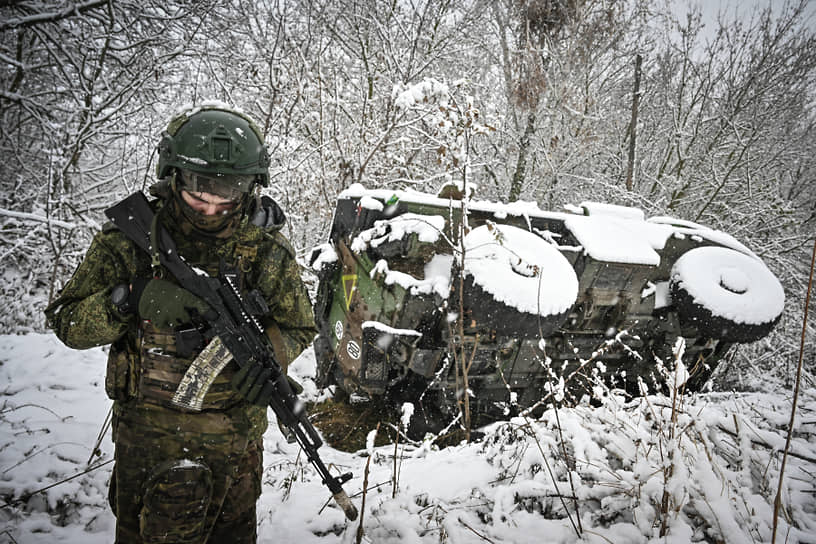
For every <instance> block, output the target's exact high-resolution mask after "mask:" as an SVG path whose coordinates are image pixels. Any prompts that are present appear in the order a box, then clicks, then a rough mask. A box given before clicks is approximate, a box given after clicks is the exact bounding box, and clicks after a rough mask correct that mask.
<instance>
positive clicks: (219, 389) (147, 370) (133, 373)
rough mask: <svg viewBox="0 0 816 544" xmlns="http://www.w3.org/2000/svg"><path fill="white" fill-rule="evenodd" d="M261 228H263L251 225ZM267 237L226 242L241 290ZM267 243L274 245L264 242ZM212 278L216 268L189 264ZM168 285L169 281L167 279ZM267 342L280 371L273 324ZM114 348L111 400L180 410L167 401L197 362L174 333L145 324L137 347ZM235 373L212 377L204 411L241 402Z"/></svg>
mask: <svg viewBox="0 0 816 544" xmlns="http://www.w3.org/2000/svg"><path fill="white" fill-rule="evenodd" d="M255 224H256V226H259V227H261V228H263V225H259V224H258V223H255ZM264 238H265V235H263V234H262V235H260V236H251V237H249V239H248V240H241V239H240V238H239V239H236V240H233V241H230V242H227V243H226V247H229V249H225V250H224V251H223V252H221V253H222V255H221V256H222V257H224V258H225V260H226V261H227V263H228V264H229V265H230V266H232V267H235V268H236V269H238V270H239V276H240V288H241V290H242V291H243V290H244V287H245V276H246V274H247V273H249V272H250V271H251V270H252V268H253V266H254V263H255V261H256V258H257V255H258V249H259V245H260V244H261V243H263V242H264ZM267 242H268V243H274V242H271V241H269V240H267ZM190 264H191V265H193V266H196V267H197V268H200V269H202V270H204V271H205V272H207V274H209V275H211V276H214V275H216V274H217V273H218V266H219V265H218V263H212V262H211V261H210V262H208V263H207V264H203V263H195V262H191V263H190ZM166 279H170V280H172V278H167V277H166ZM266 332H267V336H268V337H269V338H270V340H271V343H272V347H273V351H274V354H275V357H276V359H277V360H278V361H279V363H280V364H281V366H282V367H283V369H284V371H285V370H286V368H287V367H288V363H289V360H288V356H287V353H286V349H285V345H284V341H283V336H282V335H281V332H280V329H279V328H278V327H277V326H276V325H272V326H270V327H268V328H267V330H266ZM123 342H124V340H123V341H122V342H117V343H114V344H113V345H112V346H111V351H110V353H109V357H108V372H107V375H106V380H105V386H106V387H105V388H106V391H107V393H108V396H110V397H111V398H113V399H114V400H133V399H135V400H137V401H138V402H145V403H148V404H155V405H158V406H163V407H165V408H171V409H174V410H180V411H183V410H184V409H183V408H180V407H178V406H176V405H175V404H173V403H172V402H171V399H172V397H173V395H174V394H175V392H176V389H178V386H179V384H180V383H181V380H182V378H183V377H184V374H185V372H186V371H187V369H188V367H189V366H190V364H191V363H192V362H193V361H194V360H195V357H196V355H197V354H194V355H192V356H190V357H182V356H180V355H179V354H178V350H177V347H176V336H175V332H174V330H173V329H172V328H168V329H160V328H157V327H155V326H154V325H153V324H152V323H150V322H149V321H146V320H143V321H141V322H140V323H139V331H138V336H137V339H136V345H135V346H130V347H128V346H126V345H123ZM236 371H237V366H236V365H235V364H234V363H229V364H228V365H227V366H226V367H225V368H224V370H223V371H222V372H221V373H220V374H219V375H218V376H217V377H216V379H215V381H214V382H213V383H212V385H211V386H210V388H209V389H208V391H207V394H206V395H205V396H204V403H203V406H202V410H227V409H229V408H231V407H233V406H235V405H236V404H239V403H240V402H242V398H241V397H240V396H239V395H238V394H237V393H236V392H235V391H234V389H233V387H232V385H231V380H232V378H233V376H234V375H235V372H236Z"/></svg>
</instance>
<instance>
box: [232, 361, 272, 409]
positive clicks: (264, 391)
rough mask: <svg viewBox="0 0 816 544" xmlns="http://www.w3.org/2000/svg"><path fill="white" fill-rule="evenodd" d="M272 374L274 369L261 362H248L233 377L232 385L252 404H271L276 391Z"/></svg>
mask: <svg viewBox="0 0 816 544" xmlns="http://www.w3.org/2000/svg"><path fill="white" fill-rule="evenodd" d="M271 376H272V371H271V370H269V369H268V368H266V367H264V366H263V365H261V364H259V363H250V364H246V365H244V366H243V367H241V368H240V369H239V370H238V372H236V373H235V376H233V377H232V386H233V387H234V388H235V389H236V390H237V391H238V394H239V395H241V396H242V397H243V398H244V400H246V401H247V402H249V403H250V404H256V405H258V406H269V401H270V399H271V398H272V395H273V394H274V393H275V386H274V384H273V383H272V382H271V381H270V379H269V378H270V377H271Z"/></svg>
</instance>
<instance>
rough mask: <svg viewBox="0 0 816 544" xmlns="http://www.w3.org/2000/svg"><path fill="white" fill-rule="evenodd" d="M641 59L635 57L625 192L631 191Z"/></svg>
mask: <svg viewBox="0 0 816 544" xmlns="http://www.w3.org/2000/svg"><path fill="white" fill-rule="evenodd" d="M642 63H643V57H641V56H640V55H636V56H635V90H634V92H633V93H632V120H631V121H630V125H629V165H628V166H627V167H626V190H627V191H631V190H632V175H633V172H634V170H635V144H636V140H637V117H638V103H639V102H640V65H641V64H642Z"/></svg>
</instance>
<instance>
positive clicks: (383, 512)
mask: <svg viewBox="0 0 816 544" xmlns="http://www.w3.org/2000/svg"><path fill="white" fill-rule="evenodd" d="M104 368H105V353H104V352H103V350H102V349H93V350H88V351H73V350H70V349H67V348H65V347H64V346H62V344H60V342H59V341H58V340H57V339H56V338H55V337H54V336H53V335H50V334H45V335H41V334H29V335H25V336H0V400H2V404H0V505H2V506H0V543H5V542H17V543H21V544H22V543H34V542H41V543H46V542H47V543H54V542H77V543H80V542H81V543H88V544H93V543H102V542H111V541H112V540H113V536H112V535H113V528H114V519H113V517H112V515H111V513H110V511H109V510H108V507H107V502H106V497H107V481H108V478H109V475H110V469H111V465H110V464H105V463H106V462H107V461H108V460H110V459H111V456H112V450H113V448H112V444H111V443H110V438H109V436H104V437H102V438H101V442H100V444H99V452H98V454H97V455H93V454H92V452H93V450H94V447H95V444H96V442H97V439H98V434H99V431H100V428H101V427H102V424H103V422H104V420H105V416H106V413H107V411H108V408H109V406H110V404H109V401H108V400H107V398H106V396H105V393H104V384H103V379H104V376H103V373H104ZM294 372H295V374H297V375H298V377H299V378H300V379H301V380H302V381H304V382H306V385H307V395H309V394H310V395H312V396H314V395H316V393H317V392H316V390H315V388H314V386H313V384H312V383H311V382H310V381H309V379H308V378H309V376H311V375H312V374H313V372H314V360H313V356H312V354H311V352H307V353H305V354H304V355H303V356H302V357H301V358H300V359H299V360H298V362H297V364H296V365H295V368H294ZM790 402H791V399H790V395H789V393H788V392H781V393H779V394H771V393H743V394H736V393H733V394H732V393H728V394H724V393H716V394H714V393H712V394H708V395H700V396H697V397H695V398H694V399H686V400H685V401H684V402H678V403H677V404H675V410H674V415H675V417H674V418H672V399H671V398H666V397H649V398H648V399H645V400H637V401H633V402H630V403H628V404H624V403H623V402H622V401H621V399H619V398H615V397H614V396H612V397H610V398H609V400H607V402H606V403H605V404H604V405H603V406H601V407H600V408H590V407H589V406H579V407H577V408H574V409H561V410H559V411H558V412H557V414H556V413H555V412H552V411H550V412H548V413H547V414H545V417H544V418H542V419H541V420H538V421H528V420H524V419H520V418H519V419H514V420H512V421H509V422H507V423H502V424H497V425H494V426H491V427H490V428H488V429H486V436H485V438H484V439H483V440H481V441H479V442H478V443H473V444H469V445H464V444H463V445H460V446H457V447H451V448H446V449H443V450H438V449H437V448H435V447H434V446H432V445H431V444H428V443H425V444H415V445H407V446H403V445H399V447H398V448H397V449H396V453H397V463H396V471H397V478H396V480H397V488H396V491H395V489H394V483H393V482H394V472H395V463H394V453H395V448H394V446H393V445H391V446H383V447H378V448H373V447H372V448H368V449H367V450H363V451H361V452H357V453H345V452H339V451H336V450H332V449H331V448H329V447H327V446H324V447H323V448H322V449H321V450H320V451H321V455H322V456H323V458H324V460H325V461H326V462H327V464H329V463H331V464H334V465H336V466H338V467H340V469H341V470H342V471H344V472H345V471H347V470H351V471H353V472H354V479H353V480H351V481H350V482H348V483H347V484H346V485H345V488H346V490H347V491H348V492H349V494H356V493H358V492H360V490H361V489H362V486H363V479H364V476H365V474H366V466H367V464H368V468H369V472H368V475H367V481H368V492H367V493H366V497H365V509H364V516H363V530H364V536H363V541H364V542H375V543H381V542H394V543H398V542H399V543H404V542H407V543H411V542H452V543H466V542H467V543H469V542H474V543H475V542H514V543H526V542H530V543H534V542H535V543H540V542H550V543H571V542H593V543H608V542H612V543H615V544H619V543H620V544H623V543H630V542H631V543H647V542H655V543H658V542H659V543H670V544H680V543H687V542H698V541H699V542H727V543H734V544H737V543H739V544H742V543H746V542H769V541H770V540H771V527H772V520H773V500H774V496H775V493H776V487H777V484H778V478H779V468H780V464H781V458H782V456H781V454H780V453H779V451H780V450H781V449H782V448H783V447H784V441H785V431H784V430H785V427H786V426H787V422H788V419H789V414H790ZM556 416H557V418H556ZM558 422H560V431H559V424H558ZM370 443H373V442H372V441H370ZM815 445H816V390H814V389H807V390H805V391H804V392H803V394H802V398H801V399H800V411H799V414H798V416H797V432H796V435H795V438H794V440H793V443H792V447H791V452H792V453H793V454H795V455H796V456H790V457H788V462H787V467H786V470H785V480H784V488H783V489H784V493H783V506H784V509H783V511H782V512H780V516H779V532H778V537H777V542H789V543H794V542H816V483H814V481H816V478H814V472H816V447H814V446H815ZM564 452H566V455H565V454H564ZM264 459H265V473H264V492H263V495H262V497H261V499H260V501H259V504H258V512H259V518H260V526H259V535H260V538H259V541H260V542H279V543H289V542H298V543H308V542H318V543H326V544H328V543H333V542H342V543H351V542H355V541H356V534H357V529H358V525H359V523H358V522H354V523H349V522H347V521H345V519H344V517H343V515H342V513H341V511H340V510H339V509H337V508H336V507H334V505H333V504H329V505H328V506H325V503H326V501H327V497H328V493H327V492H326V490H325V489H324V487H323V486H322V485H321V484H320V482H319V481H317V480H316V477H315V475H314V473H313V472H312V471H311V468H310V467H308V466H306V465H305V464H304V461H303V457H302V456H299V455H298V451H297V447H296V446H293V445H291V444H287V443H286V441H285V440H284V439H283V438H282V436H281V435H280V433H279V432H278V430H277V428H275V426H274V425H272V428H270V430H269V431H268V432H267V435H266V437H265V457H264ZM369 459H370V464H369ZM565 459H569V462H567V461H565ZM89 463H90V467H100V468H97V469H95V470H92V471H90V472H88V473H86V474H82V473H83V472H84V471H85V470H86V469H87V468H88V467H89ZM75 475H78V476H77V477H76V478H73V479H71V480H70V481H67V482H64V483H61V484H59V485H54V486H53V487H50V488H48V489H45V490H44V491H39V490H42V489H44V488H46V487H48V486H50V485H52V484H55V483H56V482H59V481H61V480H64V479H66V478H69V477H71V476H75ZM36 491H39V492H37V493H34V494H33V495H32V494H31V493H32V492H36ZM353 500H354V501H355V503H356V504H357V506H358V508H359V507H360V506H361V501H362V497H361V496H360V495H357V496H355V497H354V498H353ZM661 532H663V533H664V534H665V536H660V535H661Z"/></svg>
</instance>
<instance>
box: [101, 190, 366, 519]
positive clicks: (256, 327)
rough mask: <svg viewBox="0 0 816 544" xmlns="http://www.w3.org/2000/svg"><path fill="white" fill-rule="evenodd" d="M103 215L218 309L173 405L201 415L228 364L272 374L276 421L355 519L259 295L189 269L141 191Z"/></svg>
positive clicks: (224, 275) (229, 279)
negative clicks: (269, 331) (266, 323)
mask: <svg viewBox="0 0 816 544" xmlns="http://www.w3.org/2000/svg"><path fill="white" fill-rule="evenodd" d="M105 215H107V216H108V218H109V219H110V220H111V221H113V223H114V224H115V225H116V226H117V227H118V228H119V229H120V230H121V231H122V232H123V233H124V234H125V236H127V237H128V238H129V239H131V240H133V242H135V243H136V245H138V246H139V247H140V248H141V249H143V250H144V251H146V252H147V253H148V254H150V255H151V256H152V257H153V265H154V266H158V265H159V264H161V265H163V266H164V267H165V268H166V269H167V270H168V271H169V272H170V273H171V274H172V275H173V276H174V277H175V278H176V280H177V281H178V283H179V285H181V286H183V287H184V288H185V289H187V290H188V291H190V292H191V293H193V294H194V295H196V296H198V297H199V298H200V299H202V300H203V301H205V302H206V303H207V304H209V305H210V306H211V307H212V309H213V310H214V311H213V312H209V311H208V312H206V314H205V315H204V316H203V318H202V327H203V329H204V330H203V331H202V332H203V333H204V336H205V337H207V338H212V341H210V343H209V344H208V345H207V346H206V347H205V348H204V349H203V350H202V351H201V353H200V355H199V356H198V357H197V358H196V360H195V361H193V363H192V364H191V365H190V368H189V369H188V371H187V372H186V374H185V376H184V378H183V379H182V381H181V384H179V387H178V389H177V390H176V393H175V395H174V397H173V403H175V404H177V405H178V406H181V407H184V408H186V409H188V410H192V411H198V410H201V404H202V402H203V398H204V394H205V393H206V392H207V389H209V386H210V384H212V382H213V380H214V379H215V377H216V376H217V375H218V373H219V372H221V370H222V369H223V368H224V366H226V364H227V363H228V362H229V361H230V360H234V361H235V362H236V363H237V364H238V366H239V367H241V368H244V367H245V366H246V365H260V366H261V367H262V368H264V369H266V370H268V371H269V372H270V373H271V377H270V378H269V380H268V381H267V383H266V384H264V386H263V389H264V391H265V392H268V393H272V395H271V398H270V401H269V406H270V407H271V408H272V410H273V411H274V412H275V415H277V416H278V420H279V421H280V422H281V423H282V424H283V425H285V426H286V427H287V428H288V429H289V430H290V431H291V432H292V433H293V434H294V436H295V439H296V440H297V442H298V444H300V447H301V448H303V451H304V452H306V456H307V457H308V458H309V462H310V463H311V464H312V466H314V468H315V469H316V470H317V472H318V474H320V477H321V478H322V479H323V483H324V484H325V485H326V486H327V487H328V488H329V490H330V491H331V492H332V495H333V496H334V500H335V501H336V502H337V504H338V505H339V506H340V508H341V509H342V510H343V512H344V513H345V515H346V517H347V518H348V519H350V520H354V519H356V518H357V509H356V508H355V506H354V504H352V502H351V499H349V497H348V495H347V494H346V492H345V491H344V490H343V483H345V482H347V481H348V480H350V479H351V477H352V475H351V473H350V472H347V473H345V474H342V475H340V476H338V477H335V476H332V475H331V474H330V473H329V470H328V469H327V468H326V465H325V464H324V463H323V461H322V460H321V459H320V455H319V454H318V453H317V450H318V448H319V447H320V446H321V445H322V444H323V442H322V441H321V440H320V437H319V436H318V434H317V431H316V430H315V428H314V427H313V426H312V423H311V422H310V421H309V419H308V417H307V414H306V411H305V410H304V407H303V403H302V402H301V401H300V400H299V399H298V398H297V395H296V394H295V393H294V391H293V390H292V387H291V385H290V383H289V381H288V379H287V377H286V374H284V372H283V369H282V368H281V366H280V364H279V363H278V362H277V361H276V360H275V357H274V355H273V352H272V347H271V343H270V341H269V339H268V337H267V336H266V333H265V332H264V330H263V327H262V326H261V325H260V323H259V322H258V319H257V317H256V316H259V315H263V314H265V313H266V312H267V311H268V307H267V305H266V302H265V301H264V299H263V297H262V296H261V295H260V293H258V292H257V291H251V292H250V293H248V294H247V295H246V298H244V297H242V296H241V293H240V291H239V289H238V285H237V283H238V282H237V279H238V277H237V273H236V272H235V271H231V270H227V269H226V268H225V267H224V266H223V265H222V266H221V271H220V272H219V275H218V277H210V276H209V275H207V274H206V273H204V272H198V271H196V270H195V269H194V268H193V267H192V266H190V265H189V264H188V263H187V262H186V261H185V260H184V259H183V258H182V257H181V256H180V255H179V254H178V251H177V249H176V244H175V242H174V241H173V239H172V237H171V236H170V233H168V232H167V230H165V229H164V228H162V226H161V224H160V223H159V221H158V216H157V215H156V214H155V213H153V210H152V209H151V207H150V204H149V203H148V202H147V199H146V198H145V196H144V195H143V194H142V193H141V192H136V193H134V194H132V195H130V196H129V197H127V198H126V199H124V200H123V201H121V202H119V203H118V204H116V205H114V206H113V207H111V208H109V209H107V210H105ZM188 332H191V331H189V330H188ZM192 332H196V331H192ZM269 388H271V390H270V389H269Z"/></svg>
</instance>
